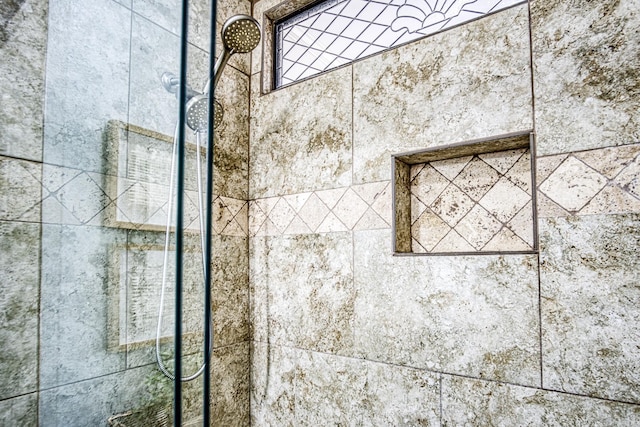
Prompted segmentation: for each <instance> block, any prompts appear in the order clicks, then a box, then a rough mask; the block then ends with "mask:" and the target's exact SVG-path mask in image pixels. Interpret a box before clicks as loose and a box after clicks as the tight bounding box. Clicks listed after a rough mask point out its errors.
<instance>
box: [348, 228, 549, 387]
mask: <svg viewBox="0 0 640 427" xmlns="http://www.w3.org/2000/svg"><path fill="white" fill-rule="evenodd" d="M389 238H390V236H389V231H387V230H385V231H363V232H355V233H354V239H355V240H354V268H355V270H354V277H355V286H356V298H355V306H354V316H355V317H354V319H355V320H354V324H355V332H354V337H355V342H356V349H357V354H358V356H359V357H364V358H366V359H372V360H380V361H385V362H389V363H396V364H401V365H408V366H414V367H419V368H426V369H433V370H439V371H445V372H455V373H460V374H463V375H471V376H475V377H482V378H490V379H495V380H502V381H508V382H515V383H520V384H526V385H540V384H539V383H540V367H539V360H540V359H539V357H540V355H539V337H538V330H539V326H538V308H537V301H538V292H537V289H538V284H537V283H538V280H537V274H536V266H537V260H536V258H537V257H536V256H535V255H510V256H466V257H390V256H389V255H388V244H389V240H388V239H389ZM390 277H393V286H389V278H390Z"/></svg>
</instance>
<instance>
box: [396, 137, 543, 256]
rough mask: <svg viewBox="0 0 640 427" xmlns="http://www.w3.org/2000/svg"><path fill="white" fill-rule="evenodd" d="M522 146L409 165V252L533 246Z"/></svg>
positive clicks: (528, 177)
mask: <svg viewBox="0 0 640 427" xmlns="http://www.w3.org/2000/svg"><path fill="white" fill-rule="evenodd" d="M530 165H531V155H530V152H529V149H528V148H521V149H517V150H509V151H500V152H494V153H487V154H476V155H472V156H465V157H458V158H454V159H445V160H437V161H433V162H427V163H419V164H414V165H411V169H410V176H411V181H410V184H409V188H410V193H411V194H410V197H411V237H412V239H411V251H412V252H413V253H441V252H483V251H491V252H493V251H498V252H505V251H530V250H533V249H534V246H535V245H534V241H533V232H532V230H533V209H532V196H531V169H530Z"/></svg>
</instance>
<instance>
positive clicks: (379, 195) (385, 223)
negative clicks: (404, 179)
mask: <svg viewBox="0 0 640 427" xmlns="http://www.w3.org/2000/svg"><path fill="white" fill-rule="evenodd" d="M390 224H391V185H390V183H389V181H380V182H374V183H370V184H362V185H354V186H350V187H341V188H335V189H331V190H321V191H313V192H307V193H299V194H291V195H287V196H282V197H269V198H265V199H257V200H254V201H251V202H249V235H250V236H273V235H280V234H312V233H330V232H336V231H348V230H372V229H379V228H389V227H390Z"/></svg>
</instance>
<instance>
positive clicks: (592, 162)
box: [537, 144, 640, 217]
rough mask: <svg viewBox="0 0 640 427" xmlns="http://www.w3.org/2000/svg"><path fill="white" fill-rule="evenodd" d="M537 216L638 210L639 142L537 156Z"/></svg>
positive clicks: (639, 207)
mask: <svg viewBox="0 0 640 427" xmlns="http://www.w3.org/2000/svg"><path fill="white" fill-rule="evenodd" d="M537 163H538V165H537V181H538V182H539V183H540V185H539V186H538V190H539V191H538V216H540V217H555V216H568V215H595V214H618V213H632V212H640V144H631V145H624V146H617V147H609V148H602V149H595V150H589V151H580V152H575V153H571V154H560V155H555V156H548V157H540V158H538V160H537Z"/></svg>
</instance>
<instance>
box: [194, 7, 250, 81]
mask: <svg viewBox="0 0 640 427" xmlns="http://www.w3.org/2000/svg"><path fill="white" fill-rule="evenodd" d="M258 43H260V25H258V21H256V20H255V19H253V18H252V17H250V16H248V15H234V16H232V17H231V18H229V19H227V22H225V23H224V25H223V26H222V45H223V46H224V51H223V52H222V55H220V57H219V58H218V61H217V62H216V65H215V67H214V69H213V79H212V80H213V87H214V88H215V87H216V86H217V85H218V80H220V76H221V75H222V70H223V69H224V66H225V65H227V62H228V61H229V58H231V55H233V54H234V53H248V52H251V51H252V50H253V49H255V48H256V46H258ZM210 86H211V80H209V81H208V82H207V85H206V86H205V88H204V91H203V92H204V93H209V88H210Z"/></svg>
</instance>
